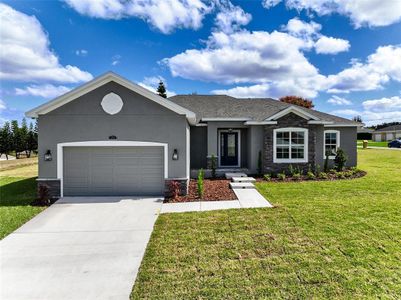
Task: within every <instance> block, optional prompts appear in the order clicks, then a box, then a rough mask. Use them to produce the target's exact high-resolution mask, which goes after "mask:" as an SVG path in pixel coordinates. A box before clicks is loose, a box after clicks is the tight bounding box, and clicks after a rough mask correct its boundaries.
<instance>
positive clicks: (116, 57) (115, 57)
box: [111, 54, 121, 66]
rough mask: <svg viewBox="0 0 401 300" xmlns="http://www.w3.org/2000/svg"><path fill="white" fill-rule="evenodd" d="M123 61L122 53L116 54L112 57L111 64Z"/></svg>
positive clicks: (114, 64)
mask: <svg viewBox="0 0 401 300" xmlns="http://www.w3.org/2000/svg"><path fill="white" fill-rule="evenodd" d="M120 61H121V55H119V54H116V55H114V56H113V57H112V58H111V65H112V66H117V65H118V64H119V63H120Z"/></svg>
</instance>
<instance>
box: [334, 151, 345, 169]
mask: <svg viewBox="0 0 401 300" xmlns="http://www.w3.org/2000/svg"><path fill="white" fill-rule="evenodd" d="M347 159H348V157H347V155H346V154H345V152H344V150H343V149H341V148H338V149H337V153H336V157H335V158H334V165H335V166H336V169H337V171H342V170H344V167H345V163H346V162H347Z"/></svg>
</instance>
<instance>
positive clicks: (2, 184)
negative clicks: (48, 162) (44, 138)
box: [0, 158, 44, 239]
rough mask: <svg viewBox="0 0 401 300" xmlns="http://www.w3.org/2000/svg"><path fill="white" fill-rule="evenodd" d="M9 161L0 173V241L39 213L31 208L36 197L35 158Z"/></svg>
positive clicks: (38, 210)
mask: <svg viewBox="0 0 401 300" xmlns="http://www.w3.org/2000/svg"><path fill="white" fill-rule="evenodd" d="M23 160H24V159H21V160H15V161H9V162H8V163H7V164H6V167H5V169H6V170H4V169H3V165H2V168H1V171H0V239H3V238H4V237H5V236H6V235H8V234H10V233H11V232H13V231H14V230H15V229H17V228H18V227H20V226H21V225H22V224H24V223H25V222H27V221H28V220H30V219H31V218H32V217H34V216H35V215H37V214H38V213H39V212H41V211H42V210H43V209H44V207H37V206H31V205H30V203H31V202H32V201H33V200H34V199H35V197H36V181H35V179H36V176H37V158H36V163H35V159H30V160H29V161H25V162H23Z"/></svg>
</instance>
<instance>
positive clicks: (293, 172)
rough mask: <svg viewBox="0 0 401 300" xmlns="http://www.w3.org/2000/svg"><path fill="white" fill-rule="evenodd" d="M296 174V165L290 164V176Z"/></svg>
mask: <svg viewBox="0 0 401 300" xmlns="http://www.w3.org/2000/svg"><path fill="white" fill-rule="evenodd" d="M294 174H295V169H294V167H293V166H292V165H291V164H290V165H289V166H288V175H289V176H293V175H294Z"/></svg>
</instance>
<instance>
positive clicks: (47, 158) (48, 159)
mask: <svg viewBox="0 0 401 300" xmlns="http://www.w3.org/2000/svg"><path fill="white" fill-rule="evenodd" d="M51 160H52V153H51V152H50V150H47V151H46V153H45V161H51Z"/></svg>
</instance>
